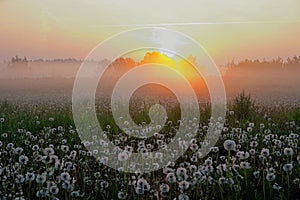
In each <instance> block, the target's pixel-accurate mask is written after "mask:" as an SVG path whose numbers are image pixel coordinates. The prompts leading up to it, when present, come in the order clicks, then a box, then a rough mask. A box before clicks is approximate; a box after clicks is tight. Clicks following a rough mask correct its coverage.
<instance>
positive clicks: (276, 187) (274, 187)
mask: <svg viewBox="0 0 300 200" xmlns="http://www.w3.org/2000/svg"><path fill="white" fill-rule="evenodd" d="M281 188H282V187H280V186H279V185H278V184H277V183H275V184H274V185H273V189H274V190H280V189H281Z"/></svg>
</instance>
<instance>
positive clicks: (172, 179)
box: [166, 173, 176, 183]
mask: <svg viewBox="0 0 300 200" xmlns="http://www.w3.org/2000/svg"><path fill="white" fill-rule="evenodd" d="M166 180H167V181H168V182H169V183H175V182H176V177H175V175H174V173H168V174H167V177H166Z"/></svg>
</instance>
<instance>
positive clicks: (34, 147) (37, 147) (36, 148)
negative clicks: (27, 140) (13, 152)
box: [31, 144, 40, 151]
mask: <svg viewBox="0 0 300 200" xmlns="http://www.w3.org/2000/svg"><path fill="white" fill-rule="evenodd" d="M31 149H32V150H33V151H37V150H39V149H40V147H39V145H37V144H36V145H33V146H32V148H31Z"/></svg>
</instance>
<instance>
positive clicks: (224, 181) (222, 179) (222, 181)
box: [219, 177, 228, 185]
mask: <svg viewBox="0 0 300 200" xmlns="http://www.w3.org/2000/svg"><path fill="white" fill-rule="evenodd" d="M227 183H228V181H227V179H226V178H225V177H220V178H219V184H220V185H224V184H227Z"/></svg>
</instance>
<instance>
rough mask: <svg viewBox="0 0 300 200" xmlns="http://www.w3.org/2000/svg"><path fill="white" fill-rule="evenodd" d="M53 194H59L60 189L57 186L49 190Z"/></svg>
mask: <svg viewBox="0 0 300 200" xmlns="http://www.w3.org/2000/svg"><path fill="white" fill-rule="evenodd" d="M49 191H50V193H51V194H53V195H56V194H57V193H58V192H59V189H58V187H57V186H56V185H53V186H51V187H50V188H49Z"/></svg>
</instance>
